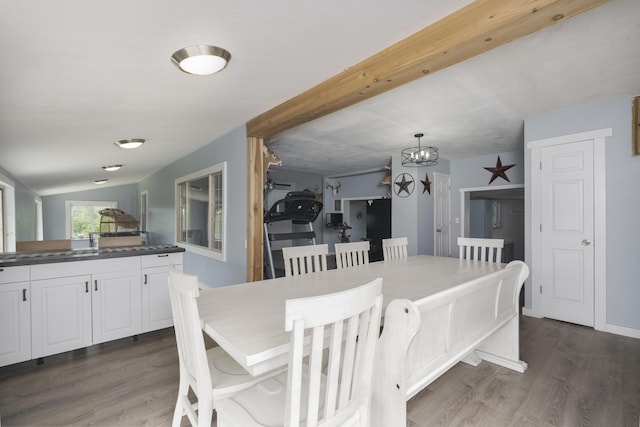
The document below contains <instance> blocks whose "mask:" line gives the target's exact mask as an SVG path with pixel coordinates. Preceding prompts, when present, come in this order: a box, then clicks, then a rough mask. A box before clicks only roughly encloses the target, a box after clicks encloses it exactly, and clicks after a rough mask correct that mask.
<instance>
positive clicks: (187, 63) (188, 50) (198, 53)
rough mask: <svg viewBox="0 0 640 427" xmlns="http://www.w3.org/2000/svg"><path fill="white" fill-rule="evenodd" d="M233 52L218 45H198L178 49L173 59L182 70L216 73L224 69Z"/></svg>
mask: <svg viewBox="0 0 640 427" xmlns="http://www.w3.org/2000/svg"><path fill="white" fill-rule="evenodd" d="M230 59H231V54H230V53H229V52H228V51H226V50H225V49H223V48H221V47H217V46H209V45H196V46H188V47H185V48H182V49H180V50H177V51H175V52H174V53H173V55H171V60H172V61H173V62H174V63H175V64H176V65H177V66H178V67H180V69H181V70H182V71H184V72H185V73H189V74H195V75H198V76H206V75H208V74H214V73H217V72H218V71H221V70H222V69H224V68H225V67H226V66H227V64H228V63H229V60H230Z"/></svg>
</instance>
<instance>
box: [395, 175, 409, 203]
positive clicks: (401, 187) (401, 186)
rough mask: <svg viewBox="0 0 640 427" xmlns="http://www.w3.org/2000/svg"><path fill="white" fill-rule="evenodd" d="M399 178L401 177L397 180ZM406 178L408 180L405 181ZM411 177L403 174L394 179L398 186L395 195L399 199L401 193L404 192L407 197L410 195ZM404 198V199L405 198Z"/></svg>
mask: <svg viewBox="0 0 640 427" xmlns="http://www.w3.org/2000/svg"><path fill="white" fill-rule="evenodd" d="M400 176H402V179H399V178H400ZM407 176H408V177H409V179H407ZM411 178H412V176H411V175H409V174H408V173H403V174H402V175H398V176H397V177H396V180H395V184H396V185H397V186H398V189H397V190H396V194H397V195H398V196H400V197H403V196H402V192H403V191H404V192H406V193H407V196H408V195H410V194H411V193H412V192H413V179H411ZM407 196H404V197H407Z"/></svg>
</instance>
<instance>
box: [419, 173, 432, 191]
mask: <svg viewBox="0 0 640 427" xmlns="http://www.w3.org/2000/svg"><path fill="white" fill-rule="evenodd" d="M420 182H421V183H422V185H424V188H423V189H422V194H424V192H425V191H427V192H429V194H431V181H429V174H427V176H426V178H425V179H424V181H423V180H420Z"/></svg>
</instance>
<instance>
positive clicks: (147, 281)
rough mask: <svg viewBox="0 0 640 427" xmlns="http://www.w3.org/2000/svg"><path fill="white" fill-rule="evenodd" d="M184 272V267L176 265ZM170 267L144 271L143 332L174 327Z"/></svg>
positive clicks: (144, 269) (178, 269)
mask: <svg viewBox="0 0 640 427" xmlns="http://www.w3.org/2000/svg"><path fill="white" fill-rule="evenodd" d="M174 268H175V269H176V270H177V271H182V265H181V264H178V265H174ZM168 274H169V266H164V267H150V268H143V269H142V330H143V332H149V331H155V330H156V329H162V328H168V327H170V326H173V314H172V313H171V300H170V299H169V283H168V282H167V275H168Z"/></svg>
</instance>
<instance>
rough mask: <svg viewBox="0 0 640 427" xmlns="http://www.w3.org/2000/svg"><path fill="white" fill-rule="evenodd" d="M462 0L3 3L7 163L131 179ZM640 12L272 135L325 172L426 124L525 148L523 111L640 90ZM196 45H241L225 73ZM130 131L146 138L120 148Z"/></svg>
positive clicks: (564, 31)
mask: <svg viewBox="0 0 640 427" xmlns="http://www.w3.org/2000/svg"><path fill="white" fill-rule="evenodd" d="M470 3H471V2H470V1H468V0H464V1H463V0H455V1H452V0H437V1H436V0H431V1H428V2H420V1H409V2H403V4H402V7H399V6H398V3H397V2H395V1H391V0H380V1H376V2H374V3H363V2H344V1H339V0H327V1H323V2H299V1H297V0H279V1H277V2H264V1H260V0H246V1H242V2H233V1H210V0H206V1H205V0H193V1H189V2H181V1H178V0H169V1H164V2H157V1H155V0H138V1H135V2H131V1H128V0H114V1H108V2H107V1H92V2H87V1H85V0H59V1H56V2H40V1H37V0H3V1H2V2H1V3H0V51H1V52H2V54H3V60H2V61H0V87H1V89H2V92H1V93H2V95H1V96H0V168H3V169H5V170H6V171H7V172H8V173H10V174H11V175H12V176H14V177H15V178H16V179H18V180H19V181H21V182H22V183H24V184H25V185H27V186H28V187H30V188H31V189H33V190H34V191H36V192H38V193H40V194H42V195H47V194H55V193H62V192H69V191H75V190H82V189H91V188H95V187H94V186H93V184H92V183H91V182H92V181H93V180H94V179H98V178H109V183H107V184H106V185H121V184H126V183H133V182H138V181H139V180H140V179H142V178H144V177H146V176H148V175H150V174H152V173H153V172H155V171H157V170H159V169H161V168H162V167H164V166H166V165H168V164H170V163H171V162H173V161H175V160H176V159H178V158H180V157H182V156H184V155H186V154H188V153H190V152H193V151H195V150H196V149H198V148H200V147H202V146H204V145H206V144H209V143H211V142H212V141H214V140H215V139H216V138H218V137H220V136H222V135H224V134H226V133H227V132H229V131H230V130H232V129H234V128H237V127H238V126H242V125H244V124H245V123H249V124H250V125H249V133H250V134H251V133H252V132H253V131H255V129H252V127H251V125H252V124H255V123H256V122H255V121H256V120H258V121H259V120H260V117H261V115H262V114H263V113H266V112H269V111H272V110H273V109H274V108H278V106H282V105H285V106H286V102H287V100H289V99H291V98H294V97H295V96H297V95H299V94H301V93H304V92H305V91H308V90H310V89H311V90H312V88H314V87H318V85H320V84H322V82H324V81H327V80H329V79H331V78H332V77H334V76H339V75H341V73H345V72H348V70H349V69H357V67H358V66H359V64H360V63H361V62H362V61H364V60H365V59H366V58H369V57H372V56H373V55H375V54H376V53H378V52H380V51H383V50H384V49H386V48H388V47H390V46H392V45H394V44H395V43H397V42H399V41H401V40H403V39H405V38H406V37H409V36H411V35H412V34H414V33H417V32H418V31H420V30H421V29H423V28H426V27H429V26H430V25H432V24H433V23H435V22H437V21H439V20H441V19H443V18H445V17H447V16H449V15H451V14H452V13H454V12H456V11H457V10H459V9H462V8H464V7H465V6H468V5H469V4H470ZM483 3H501V1H500V0H479V1H478V2H476V3H475V4H477V5H482V4H483ZM502 3H504V4H508V3H509V2H505V1H502ZM512 3H514V4H515V3H516V2H512ZM517 3H525V4H526V3H529V2H524V1H523V2H517ZM553 3H555V1H554V0H546V1H537V2H534V4H533V7H536V8H540V9H541V10H542V9H543V6H544V5H546V4H553ZM565 3H571V4H574V5H575V4H576V3H577V4H580V3H583V4H592V3H598V2H597V1H595V2H594V1H591V0H582V1H577V2H565ZM572 7H573V6H572ZM507 9H508V8H507ZM637 16H640V2H638V1H637V0H611V1H609V2H605V3H604V4H603V5H601V6H597V7H596V8H594V9H591V10H587V11H586V12H584V13H581V14H579V15H577V16H575V17H571V18H568V17H564V18H560V17H559V18H558V19H559V21H558V22H556V23H554V24H553V25H551V26H549V27H547V28H544V29H541V30H539V31H536V32H535V33H533V34H530V35H526V36H524V37H521V38H519V39H517V40H515V41H512V42H508V43H506V44H502V45H500V46H498V47H495V48H494V49H492V50H489V51H488V52H486V53H482V54H480V55H477V56H473V57H470V58H469V59H466V60H463V61H462V62H458V63H455V64H454V65H451V66H449V67H447V68H445V69H441V70H438V68H437V67H435V69H434V72H431V71H430V72H429V73H427V74H426V75H425V76H424V77H421V78H419V79H417V80H412V79H407V81H408V80H412V81H410V82H409V83H407V84H404V85H402V86H400V87H397V88H395V89H393V90H390V91H386V92H384V93H381V94H376V95H377V96H375V97H371V98H369V99H366V100H363V101H361V102H359V103H357V104H354V105H350V106H347V107H346V108H341V109H339V110H336V111H332V110H331V109H328V110H326V111H323V112H322V114H326V115H322V116H321V117H319V118H317V119H315V120H312V121H306V119H305V120H301V121H300V124H298V123H295V126H293V127H287V128H285V129H283V130H280V129H278V128H275V127H272V128H271V130H272V131H271V133H270V134H269V135H265V136H268V137H269V140H270V144H271V145H272V147H273V149H274V150H275V151H276V152H277V153H278V155H279V156H280V157H281V158H282V159H283V161H284V166H283V167H284V168H290V169H292V170H300V171H306V172H314V173H319V174H322V175H331V174H338V173H344V172H347V171H353V170H365V169H370V168H373V167H376V166H380V165H382V164H385V163H386V162H387V161H388V158H389V157H390V156H391V155H392V154H393V153H395V152H397V150H399V149H400V148H401V147H404V146H408V145H412V144H413V143H414V142H415V140H414V138H413V134H414V133H416V132H424V133H425V138H424V139H423V141H424V142H428V143H430V144H433V145H436V146H438V147H439V148H440V153H441V156H442V157H445V158H448V159H456V158H463V157H469V156H474V155H478V154H490V153H498V152H502V151H512V150H518V149H521V148H522V132H523V119H524V118H526V117H530V116H534V115H537V114H541V113H544V112H546V111H550V110H554V109H557V108H563V107H566V106H570V105H575V104H581V103H586V102H597V101H599V100H603V99H607V98H612V97H616V96H621V95H628V94H633V93H636V94H637V93H640V78H639V77H638V76H639V74H638V72H637V70H638V69H640V55H638V54H637V52H638V48H639V47H640V42H639V40H640V25H639V24H638V20H637ZM461 28H462V29H463V30H465V31H466V30H468V28H466V29H465V27H464V26H463V27H461ZM202 43H207V44H214V45H218V46H222V47H224V48H225V49H227V50H229V51H230V52H231V55H232V58H231V62H230V64H229V66H228V67H227V69H225V70H224V71H223V72H221V73H219V74H216V75H213V76H207V77H200V76H192V75H187V74H185V73H182V72H180V71H179V70H178V69H177V68H176V67H175V66H174V65H173V64H172V63H171V61H170V56H171V54H172V53H173V52H174V51H175V50H177V49H179V48H182V47H184V46H189V45H193V44H202ZM334 78H335V77H334ZM394 79H396V77H394ZM381 92H382V91H381ZM323 93H325V92H321V93H320V95H318V96H320V97H322V96H323V95H322V94H323ZM321 104H322V102H321ZM267 114H268V113H267ZM314 114H316V113H314ZM318 116H320V114H317V115H316V116H314V117H318ZM307 119H308V117H307ZM252 120H254V121H252ZM125 138H146V139H147V143H146V144H145V145H144V146H143V147H142V148H140V149H138V150H133V151H124V150H121V149H118V148H117V147H115V146H114V144H113V142H114V141H116V140H119V139H125ZM107 164H123V165H124V167H123V168H122V169H121V170H120V171H117V172H114V173H109V174H107V173H106V172H104V171H102V169H101V166H104V165H107Z"/></svg>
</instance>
